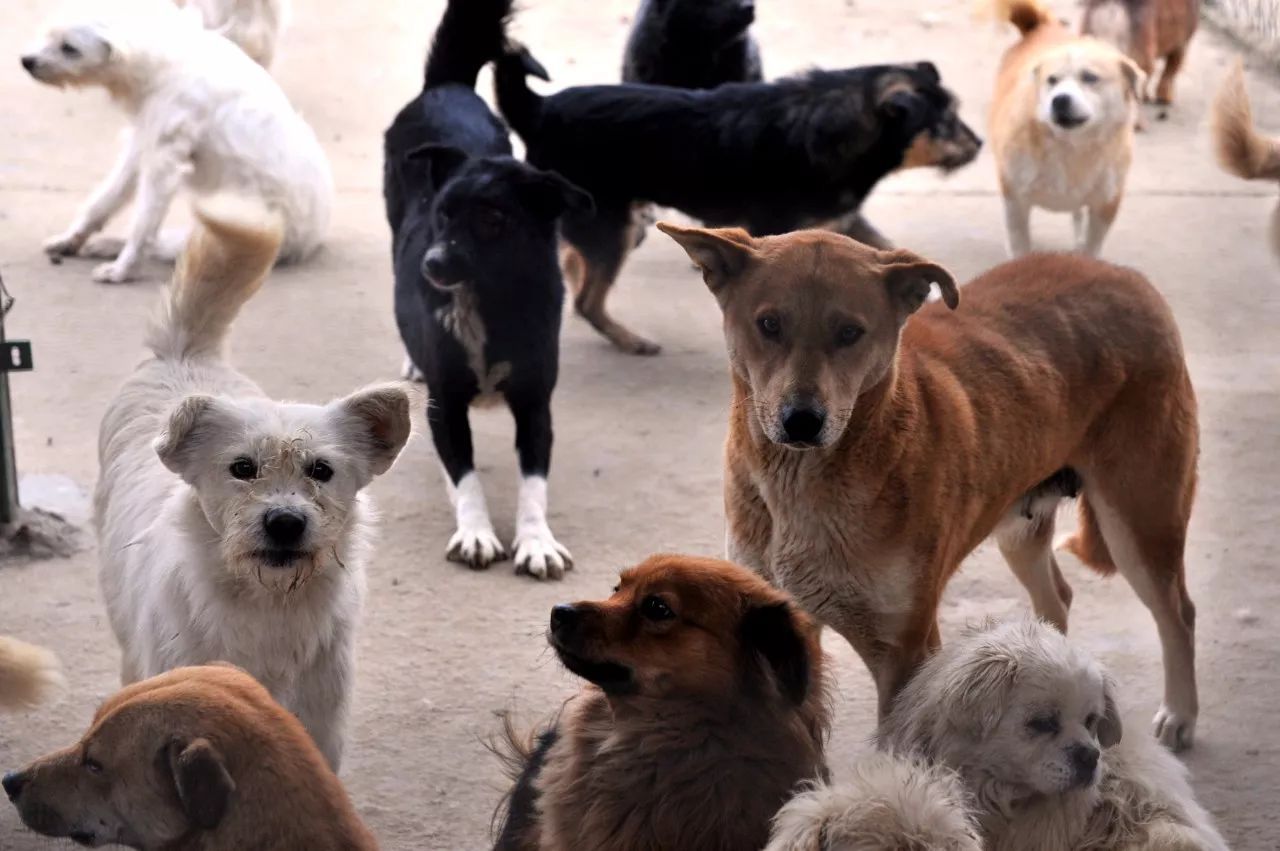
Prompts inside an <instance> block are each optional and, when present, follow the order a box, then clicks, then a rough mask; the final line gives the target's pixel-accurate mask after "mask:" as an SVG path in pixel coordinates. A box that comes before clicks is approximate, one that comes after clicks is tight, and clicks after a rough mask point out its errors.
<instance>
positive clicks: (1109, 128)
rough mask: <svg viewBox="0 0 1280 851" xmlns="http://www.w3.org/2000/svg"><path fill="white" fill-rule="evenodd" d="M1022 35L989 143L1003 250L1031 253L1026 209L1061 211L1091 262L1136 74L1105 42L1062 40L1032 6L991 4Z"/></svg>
mask: <svg viewBox="0 0 1280 851" xmlns="http://www.w3.org/2000/svg"><path fill="white" fill-rule="evenodd" d="M996 7H997V9H998V12H999V14H1000V16H1001V18H1003V19H1004V20H1008V21H1009V22H1010V23H1012V24H1013V25H1014V26H1016V27H1017V28H1018V30H1019V31H1020V32H1021V33H1022V40H1021V41H1019V42H1018V43H1017V44H1015V45H1014V46H1013V47H1011V48H1009V50H1008V51H1006V52H1005V55H1004V59H1003V60H1002V61H1001V64H1000V72H999V75H998V76H997V77H996V90H995V98H994V100H993V101H992V104H991V145H992V149H993V150H994V151H995V157H996V167H997V168H998V169H999V178H1000V192H1001V194H1002V195H1003V196H1004V206H1005V228H1006V230H1007V232H1008V237H1009V253H1010V255H1011V256H1014V257H1018V256H1020V255H1023V254H1026V253H1027V252H1028V251H1030V250H1031V209H1032V207H1042V208H1044V209H1047V210H1053V211H1055V212H1059V213H1071V215H1072V217H1073V219H1074V222H1075V233H1076V248H1077V250H1079V251H1083V252H1085V253H1086V254H1091V255H1097V254H1098V252H1099V251H1101V249H1102V243H1103V240H1104V239H1105V238H1106V235H1107V231H1108V230H1110V229H1111V223H1112V222H1113V221H1115V217H1116V213H1117V212H1118V211H1119V209H1120V199H1121V197H1122V195H1123V194H1124V181H1125V176H1126V175H1127V174H1128V172H1129V163H1130V160H1131V159H1132V149H1133V124H1134V119H1135V117H1136V108H1137V92H1138V91H1139V86H1140V84H1141V81H1142V79H1143V75H1142V71H1141V70H1139V68H1138V66H1137V65H1135V64H1134V62H1133V60H1132V59H1129V58H1128V57H1126V56H1124V55H1123V54H1121V53H1120V52H1119V51H1117V50H1116V49H1115V48H1113V47H1111V46H1110V45H1108V44H1105V43H1103V42H1101V41H1098V40H1096V39H1092V38H1082V37H1080V36H1076V35H1074V34H1072V33H1071V32H1070V31H1069V30H1068V29H1067V28H1066V27H1064V26H1063V25H1062V24H1061V23H1059V21H1058V20H1057V18H1055V17H1054V16H1053V13H1052V12H1050V10H1049V9H1048V8H1046V7H1045V6H1043V5H1041V4H1040V3H1039V1H1038V0H996Z"/></svg>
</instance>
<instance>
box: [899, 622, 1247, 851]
mask: <svg viewBox="0 0 1280 851" xmlns="http://www.w3.org/2000/svg"><path fill="white" fill-rule="evenodd" d="M1121 734H1122V727H1121V721H1120V715H1119V712H1118V710H1117V707H1116V698H1115V689H1114V686H1113V684H1112V683H1111V681H1110V679H1109V678H1108V677H1107V675H1106V674H1105V673H1104V672H1103V670H1102V669H1101V668H1100V667H1099V666H1098V664H1097V663H1096V662H1094V661H1093V660H1092V659H1091V658H1089V656H1088V655H1087V654H1085V653H1084V652H1082V651H1081V650H1079V649H1078V648H1075V647H1073V646H1072V645H1071V644H1069V643H1068V642H1067V639H1066V637H1065V636H1063V635H1062V634H1061V633H1059V632H1057V631H1056V630H1054V629H1053V628H1052V627H1050V626H1048V625H1046V624H1043V623H1041V622H1040V621H1037V620H1033V619H1030V618H1026V619H1021V620H1015V621H1010V622H1007V623H1003V624H986V625H985V626H983V627H981V628H976V629H971V630H968V631H967V632H966V633H965V635H963V636H962V637H961V638H959V639H958V640H955V641H952V642H950V643H948V644H945V645H943V647H942V649H941V650H939V651H938V653H936V654H935V655H934V656H933V657H932V658H930V659H929V660H928V661H927V662H925V663H924V665H922V666H921V668H920V670H919V671H918V672H917V673H916V675H915V676H914V677H913V678H912V680H911V682H910V683H909V684H908V685H907V687H906V688H905V689H904V690H903V691H902V693H901V694H900V695H899V696H898V698H897V701H896V702H895V704H894V708H893V710H892V711H891V712H890V714H889V715H888V717H887V718H886V719H885V720H884V722H883V723H882V724H881V727H880V729H879V731H878V733H877V737H878V739H879V742H880V745H881V746H882V747H885V748H888V749H891V750H894V751H899V752H914V753H916V754H918V755H919V756H921V757H922V758H924V759H926V760H929V761H930V762H936V763H939V764H942V765H945V766H948V767H950V768H952V769H954V770H956V771H958V772H959V773H960V776H961V779H962V780H963V781H964V783H965V786H966V787H967V789H968V791H969V793H970V795H971V797H972V799H973V806H974V812H975V815H976V816H977V820H978V824H979V826H980V827H981V829H982V832H983V835H984V841H985V847H986V848H988V849H989V851H1084V849H1088V851H1112V849H1115V851H1119V849H1125V851H1144V850H1145V851H1225V849H1226V847H1227V846H1226V844H1225V843H1224V842H1223V840H1222V837H1221V836H1219V835H1218V832H1217V831H1216V830H1215V829H1214V827H1213V824H1212V822H1211V821H1210V819H1209V816H1208V814H1207V813H1206V812H1205V811H1204V810H1203V809H1202V808H1201V807H1200V805H1199V804H1197V803H1196V800H1195V796H1194V795H1193V794H1192V792H1191V786H1190V784H1189V783H1188V782H1187V771H1186V769H1185V768H1184V767H1183V765H1182V763H1180V762H1179V761H1178V760H1177V758H1176V757H1174V756H1173V755H1172V754H1170V753H1169V752H1168V751H1166V750H1165V749H1164V748H1163V747H1162V746H1161V745H1160V744H1159V743H1158V742H1156V740H1155V739H1154V738H1152V737H1151V736H1147V735H1143V734H1138V735H1131V736H1127V737H1122V735H1121Z"/></svg>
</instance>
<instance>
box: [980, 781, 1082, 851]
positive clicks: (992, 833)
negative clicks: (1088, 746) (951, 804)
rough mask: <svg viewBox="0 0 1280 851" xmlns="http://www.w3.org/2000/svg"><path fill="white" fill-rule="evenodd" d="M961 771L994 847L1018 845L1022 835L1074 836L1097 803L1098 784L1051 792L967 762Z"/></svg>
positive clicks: (984, 831) (985, 833)
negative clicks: (1002, 776) (1052, 793)
mask: <svg viewBox="0 0 1280 851" xmlns="http://www.w3.org/2000/svg"><path fill="white" fill-rule="evenodd" d="M960 775H961V778H962V779H963V781H964V783H965V786H966V787H967V788H968V789H969V791H970V793H971V794H972V796H973V801H974V804H975V807H974V810H975V815H976V817H977V820H978V826H979V828H980V829H981V830H982V832H983V834H984V835H985V836H986V837H987V839H988V841H989V843H990V844H991V847H993V848H1012V847H1019V845H1018V843H1019V841H1020V840H1019V837H1028V838H1030V837H1034V836H1059V837H1069V836H1074V835H1076V834H1077V833H1078V832H1079V830H1080V829H1081V827H1082V826H1083V825H1084V824H1085V823H1086V822H1087V821H1088V818H1089V814H1090V813H1091V812H1092V811H1093V810H1094V809H1095V808H1096V807H1097V803H1098V793H1097V787H1096V786H1093V787H1089V788H1085V789H1073V790H1069V791H1066V792H1062V793H1060V794H1057V795H1049V794H1045V793H1043V792H1037V791H1035V790H1034V789H1031V788H1029V787H1027V786H1025V785H1023V784H1020V783H1009V782H1008V781H1006V780H1003V779H1002V778H1001V777H999V776H998V775H997V774H995V773H993V772H991V771H989V770H986V769H982V768H978V767H973V766H966V767H964V768H962V769H961V771H960ZM1011 842H1012V844H1010V843H1011Z"/></svg>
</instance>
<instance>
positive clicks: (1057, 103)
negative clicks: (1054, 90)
mask: <svg viewBox="0 0 1280 851" xmlns="http://www.w3.org/2000/svg"><path fill="white" fill-rule="evenodd" d="M1049 106H1050V107H1051V108H1052V109H1053V114H1054V115H1070V114H1071V95H1067V94H1057V95H1054V96H1053V100H1051V101H1049Z"/></svg>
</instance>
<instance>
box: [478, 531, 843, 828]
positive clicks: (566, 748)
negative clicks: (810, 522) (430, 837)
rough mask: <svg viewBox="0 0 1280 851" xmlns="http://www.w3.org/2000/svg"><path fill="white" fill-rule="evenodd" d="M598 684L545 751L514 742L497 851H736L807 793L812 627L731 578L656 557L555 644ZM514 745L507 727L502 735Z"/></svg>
mask: <svg viewBox="0 0 1280 851" xmlns="http://www.w3.org/2000/svg"><path fill="white" fill-rule="evenodd" d="M548 638H549V640H550V642H551V646H552V647H553V648H555V651H556V654H557V655H558V656H559V657H560V661H561V662H563V663H564V665H565V667H566V668H568V669H569V670H570V671H572V672H573V673H575V674H577V675H578V676H580V677H582V678H584V679H586V680H587V681H588V682H589V683H590V685H588V686H586V687H585V688H584V689H583V690H582V692H581V693H579V694H578V695H577V696H576V697H574V698H572V699H571V700H569V701H568V702H567V703H566V704H565V706H564V709H563V710H562V711H561V713H560V716H559V717H558V718H557V719H556V721H555V723H554V724H553V725H552V726H551V727H550V728H549V729H547V730H546V731H545V732H543V733H542V735H540V736H539V737H538V740H537V743H536V744H535V743H534V742H532V741H528V740H526V741H520V740H519V739H518V737H514V736H510V735H509V736H508V738H510V739H511V742H510V743H511V745H512V746H513V750H514V756H513V757H511V758H510V759H509V760H508V761H509V762H510V763H511V768H512V772H511V773H512V775H513V779H516V781H517V782H516V785H515V787H514V788H513V790H512V792H511V794H510V795H509V798H508V800H509V805H508V807H507V813H506V817H505V819H504V820H503V825H502V829H501V831H500V836H499V838H498V842H497V845H496V848H497V849H502V851H571V849H572V851H576V849H583V851H586V849H590V851H658V849H670V851H676V849H679V851H742V849H756V848H761V847H762V846H763V845H764V844H765V842H766V841H767V840H768V838H769V819H770V818H771V817H772V816H773V814H774V813H775V812H777V810H778V808H779V807H780V806H782V804H783V803H784V802H785V801H786V800H787V798H788V797H789V796H790V794H791V792H792V791H793V790H794V789H795V787H796V786H797V785H798V784H799V783H801V782H802V781H805V780H812V779H814V778H815V777H818V776H821V775H825V773H826V768H825V765H824V763H823V756H822V754H823V747H824V745H825V743H826V738H827V731H828V728H829V725H830V708H829V707H828V705H827V692H826V681H825V678H824V673H823V662H824V660H823V655H822V649H821V646H820V645H819V643H818V629H817V628H816V627H815V625H814V623H813V621H811V620H810V619H809V617H808V616H807V615H805V614H804V612H802V611H800V610H799V609H797V608H796V607H795V605H794V604H793V603H792V602H791V601H790V600H788V599H787V597H786V595H784V594H782V593H781V592H779V591H778V590H777V589H775V588H772V587H770V586H769V584H768V583H767V582H765V581H764V580H762V579H761V578H760V577H758V576H756V575H754V574H752V573H751V572H750V571H748V570H744V569H743V568H741V567H738V566H737V565H732V564H727V563H725V562H722V561H717V560H714V559H702V558H692V557H689V556H673V555H662V556H653V557H651V558H649V559H647V560H645V561H644V562H643V563H641V564H640V565H638V566H636V567H633V568H631V569H630V570H626V571H623V573H622V576H621V579H620V581H619V584H618V587H617V589H616V590H615V591H614V594H613V596H612V597H610V598H609V599H607V600H601V601H599V602H581V603H574V604H573V605H562V606H556V607H555V608H554V609H552V611H551V628H550V632H549V635H548ZM508 732H509V733H510V730H508Z"/></svg>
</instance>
